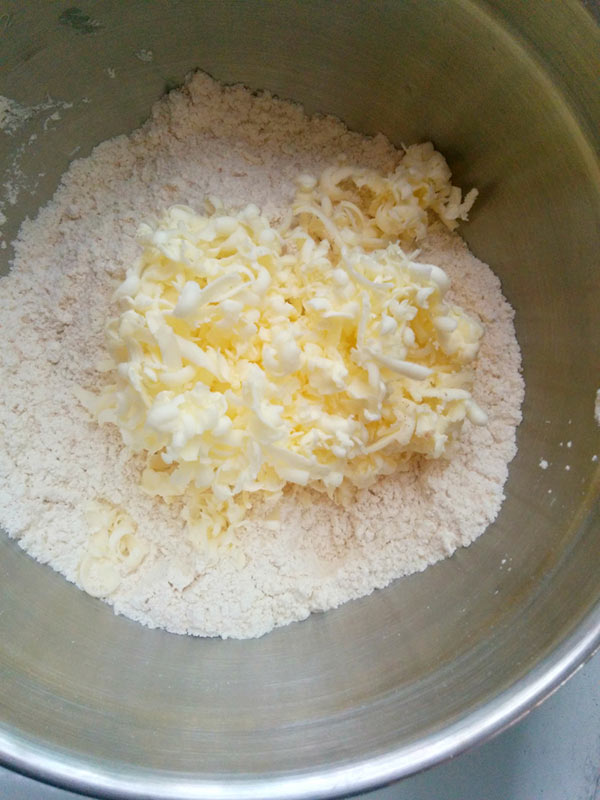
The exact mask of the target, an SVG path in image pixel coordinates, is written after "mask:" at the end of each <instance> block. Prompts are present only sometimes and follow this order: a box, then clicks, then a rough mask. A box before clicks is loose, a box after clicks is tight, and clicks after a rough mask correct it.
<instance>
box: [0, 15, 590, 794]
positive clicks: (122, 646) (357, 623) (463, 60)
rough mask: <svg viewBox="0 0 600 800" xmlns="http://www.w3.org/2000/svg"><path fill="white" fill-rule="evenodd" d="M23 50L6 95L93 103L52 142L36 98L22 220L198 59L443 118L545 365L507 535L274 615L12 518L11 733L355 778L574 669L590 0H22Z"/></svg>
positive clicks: (361, 106) (174, 760)
mask: <svg viewBox="0 0 600 800" xmlns="http://www.w3.org/2000/svg"><path fill="white" fill-rule="evenodd" d="M147 51H151V55H152V60H149V58H150V56H149V54H148V52H147ZM0 58H1V59H2V63H1V65H0V66H1V72H0V93H2V94H3V95H6V96H8V97H11V98H14V99H16V100H18V101H20V102H22V103H25V104H28V105H34V104H36V103H43V102H44V100H45V98H46V97H47V95H50V96H52V97H53V98H61V99H64V100H69V101H72V102H73V104H74V105H73V107H72V108H71V109H69V110H68V111H65V113H64V114H63V115H62V119H61V120H58V121H56V123H52V124H50V125H48V126H47V130H45V131H44V130H42V127H41V126H40V129H39V130H38V131H37V133H38V138H37V140H35V142H34V144H33V145H32V144H31V143H28V140H27V138H26V137H27V136H29V135H30V134H31V132H32V130H33V127H32V126H35V124H37V123H36V122H35V120H32V121H30V122H29V123H28V125H26V126H25V128H24V132H23V135H22V136H21V137H20V138H19V137H18V136H17V137H16V138H15V137H13V138H11V137H8V136H5V137H4V138H3V139H2V141H1V146H2V148H3V152H2V159H3V160H2V164H1V166H2V168H3V169H6V170H8V178H10V174H11V173H10V171H11V170H14V168H15V159H17V162H18V167H19V169H21V171H22V173H23V174H24V175H25V177H26V178H27V179H28V180H30V186H31V188H32V189H33V188H35V194H29V195H23V194H22V195H21V197H20V198H19V201H18V202H17V204H16V205H15V206H10V205H9V206H8V211H6V212H5V213H6V214H7V216H8V217H9V220H8V222H7V223H6V225H5V228H4V229H5V231H6V232H7V234H8V235H9V237H10V235H11V234H14V233H15V232H16V230H17V227H18V225H19V223H20V221H21V220H22V219H23V218H24V217H25V216H26V215H31V214H33V213H35V211H36V209H37V208H38V206H39V204H40V203H42V202H44V201H45V200H47V199H48V198H49V197H50V196H51V194H52V192H53V190H54V189H55V187H56V184H57V181H58V179H59V176H60V175H61V173H62V172H63V171H64V170H65V168H66V167H67V164H68V162H69V159H70V158H72V157H73V155H74V153H75V149H76V148H79V150H77V155H84V154H86V153H88V152H89V151H90V149H91V148H92V146H93V145H95V144H96V143H98V142H99V141H101V140H103V139H106V138H107V137H110V136H113V135H115V134H117V133H121V132H126V131H129V130H131V129H132V128H133V127H135V126H137V125H138V124H139V123H140V122H141V121H142V120H143V119H144V117H145V116H146V115H147V114H148V111H149V109H150V106H151V104H152V102H153V101H154V100H155V99H156V98H158V97H159V96H160V94H161V93H162V92H163V91H164V89H165V86H170V85H172V84H173V83H176V82H179V81H181V80H182V78H183V77H184V75H185V73H186V72H187V71H188V70H190V69H191V68H194V67H200V68H202V69H204V70H207V71H209V72H210V73H212V74H213V75H214V76H215V77H217V78H219V79H222V80H224V81H228V82H231V81H242V82H244V83H246V84H247V85H249V86H251V87H257V88H258V87H263V88H269V89H271V90H273V91H274V92H276V93H278V94H279V95H281V96H283V97H290V98H294V99H296V100H299V101H301V102H303V103H305V105H306V107H307V108H308V110H310V111H314V110H321V111H326V112H330V113H333V114H336V115H338V116H340V117H342V118H343V119H344V120H345V121H346V122H347V123H348V124H349V125H350V126H351V127H353V128H355V129H358V130H361V131H363V132H366V133H371V132H375V131H383V132H384V133H385V134H387V135H388V136H389V137H391V138H392V139H393V140H394V141H395V142H397V143H400V142H412V141H417V140H422V139H424V138H432V139H433V140H434V141H435V143H436V144H437V146H438V147H439V149H441V150H442V151H443V152H444V153H446V154H447V156H448V157H449V160H450V162H451V165H452V167H453V169H454V172H455V175H456V177H457V179H458V181H459V182H460V183H462V184H463V185H465V186H470V185H472V184H474V185H476V186H478V187H479V188H480V190H481V197H480V201H479V202H478V206H477V211H476V213H474V214H473V219H472V222H471V223H470V224H469V225H468V226H467V227H466V228H465V235H466V238H467V239H468V241H469V243H470V245H471V247H472V249H473V250H474V251H475V253H477V254H479V255H480V256H482V257H483V258H484V259H485V260H486V261H489V262H490V263H491V264H492V265H493V266H494V268H495V269H496V271H497V272H498V274H499V275H500V277H501V279H502V281H503V285H504V290H505V293H506V295H507V296H508V298H509V299H510V300H511V302H512V303H513V304H514V306H515V308H516V310H517V328H518V336H519V340H520V342H521V345H522V348H523V355H524V371H525V379H526V384H527V397H526V401H525V408H524V413H525V419H524V422H523V424H522V426H521V428H520V431H519V454H518V456H517V458H516V459H515V461H514V462H513V464H512V465H511V473H510V479H509V482H508V485H507V488H506V494H507V497H506V501H505V504H504V507H503V509H502V513H501V515H500V517H499V519H498V521H497V522H496V523H495V524H494V525H493V526H492V527H491V529H490V530H489V532H488V533H487V534H486V535H485V536H483V537H482V538H481V539H479V540H478V541H477V542H476V543H475V544H474V545H473V546H471V547H470V548H468V549H466V550H462V551H461V552H458V553H456V555H455V556H454V557H453V558H452V559H450V560H448V561H446V562H444V563H441V564H439V565H437V566H435V567H433V568H430V569H428V570H427V571H426V572H424V573H422V574H419V575H415V576H413V577H410V578H408V579H406V580H402V581H400V582H398V583H396V584H395V585H393V586H391V587H389V588H388V589H386V590H384V591H380V592H376V593H375V594H374V595H372V596H371V597H368V598H365V599H363V600H360V601H357V602H352V603H349V604H347V605H345V606H343V607H342V608H340V609H339V610H337V611H332V612H328V613H327V614H324V615H317V616H313V617H312V618H311V619H309V620H308V621H306V622H303V623H301V624H296V625H291V626H289V627H287V628H285V629H281V630H277V631H275V632H274V633H272V634H270V635H268V636H266V637H265V638H263V639H260V640H258V641H247V642H237V641H220V640H196V639H190V638H183V637H176V636H172V635H169V634H166V633H162V632H160V631H150V630H146V629H144V628H141V627H139V626H137V625H135V624H134V623H132V622H129V621H128V620H126V619H121V618H117V617H115V616H114V615H113V613H112V611H111V610H110V609H109V608H108V607H107V606H105V605H103V604H102V603H100V602H98V601H95V600H93V599H92V598H90V597H87V596H84V595H83V594H81V593H80V592H79V591H78V590H77V589H75V588H74V587H73V586H71V585H69V584H67V583H66V582H65V581H64V580H63V579H62V578H60V577H59V576H58V575H56V574H54V573H53V572H52V571H51V570H49V569H48V568H46V567H43V566H41V565H39V564H37V563H35V562H34V561H32V560H31V559H29V558H28V557H27V556H26V555H24V554H23V553H22V552H21V551H20V550H19V548H18V547H17V546H16V545H15V544H14V543H11V542H10V541H8V540H7V539H6V538H5V537H3V538H2V539H1V541H0V575H1V584H0V586H1V597H2V605H1V608H0V670H1V673H2V680H1V683H0V704H1V727H0V753H1V758H2V761H3V762H4V763H5V764H7V765H9V766H12V767H14V768H15V769H18V770H22V771H24V772H26V773H28V774H31V775H34V776H36V777H38V778H42V779H44V780H47V781H50V782H55V783H58V784H61V785H64V786H68V787H71V788H76V789H79V790H83V791H89V792H92V793H102V794H104V795H106V796H114V797H119V798H125V797H144V798H159V797H160V798H200V797H203V798H222V799H224V798H237V799H238V800H239V798H258V797H262V798H267V797H270V798H282V797H306V798H309V797H310V798H314V797H321V796H322V797H325V796H334V795H342V794H344V793H348V792H350V791H357V790H359V789H363V788H366V787H372V786H375V785H378V784H382V783H384V782H387V781H391V780H393V779H395V778H399V777H401V776H403V775H406V774H408V773H411V772H414V771H416V770H419V769H422V768H423V767H426V766H428V765H431V764H434V763H436V762H438V761H440V760H442V759H445V758H448V757H450V756H453V755H455V754H457V753H459V752H461V751H462V750H464V749H465V748H467V747H469V746H471V745H473V744H476V743H477V742H481V741H482V740H483V739H485V738H487V737H489V736H491V735H492V734H494V733H496V732H497V731H499V730H500V729H501V728H503V727H504V726H506V725H508V724H509V723H510V722H512V721H514V720H515V719H517V718H518V717H519V716H521V715H522V714H524V713H525V712H526V711H527V710H528V709H530V708H531V707H532V706H533V705H535V704H536V703H538V702H539V701H540V700H541V699H542V698H543V697H544V696H545V695H547V694H548V693H549V692H551V691H552V690H553V689H555V688H556V687H557V686H558V685H560V683H561V682H562V681H563V680H565V678H566V677H567V676H568V675H569V674H570V673H571V672H572V671H573V670H574V669H575V668H576V667H577V666H578V665H579V664H581V663H582V662H583V661H584V660H585V659H586V658H587V657H588V656H589V655H590V654H591V653H592V652H593V651H594V649H595V648H596V647H597V645H598V644H599V643H600V580H599V579H598V576H599V575H600V547H599V546H598V534H599V532H600V514H599V505H598V483H599V472H598V464H597V463H596V462H593V461H592V456H593V455H594V454H597V453H598V454H600V437H599V431H600V428H598V426H597V425H596V424H595V422H594V397H595V392H596V389H597V388H598V387H599V386H600V363H599V355H600V330H599V326H598V308H599V307H600V279H599V275H600V273H599V271H598V253H599V241H598V238H599V235H598V232H599V221H600V179H599V170H598V160H597V156H598V150H599V131H600V97H599V93H598V84H597V79H598V75H600V39H599V34H598V28H597V27H596V26H595V24H594V22H593V20H592V18H591V17H590V16H589V15H588V12H586V11H585V10H584V8H583V6H580V5H579V4H577V3H575V2H573V1H572V0H528V2H527V3H523V2H522V1H521V0H488V1H487V2H484V0H480V2H476V0H421V2H417V1H416V0H402V2H401V1H400V0H387V1H386V0H374V2H373V1H372V0H339V2H337V3H331V2H316V0H305V1H304V2H289V1H288V0H283V1H282V2H279V3H267V2H257V1H255V0H245V1H244V2H230V1H229V0H221V2H219V3H209V2H196V1H195V0H172V2H169V3H167V2H164V0H129V2H127V3H122V2H119V0H104V2H103V3H92V2H88V0H86V1H85V2H83V0H82V2H81V3H80V6H79V7H78V8H73V7H69V4H68V3H65V2H63V1H62V0H59V1H58V2H53V3H48V2H45V0H36V1H35V2H34V0H31V1H30V2H28V3H21V4H12V10H11V11H7V12H6V13H4V14H2V15H0ZM109 69H111V70H114V71H115V74H116V77H115V78H114V79H113V78H111V77H110V75H109V73H108V72H107V70H109ZM111 74H112V73H111ZM86 100H89V101H90V102H86ZM19 147H20V148H21V149H20V150H18V148H19ZM39 173H43V174H42V175H40V174H39ZM3 180H6V178H4V179H3ZM0 252H2V253H3V255H4V254H9V252H10V250H6V251H0ZM7 266H8V264H6V268H7ZM0 324H1V323H0ZM567 441H571V442H572V443H573V445H572V447H571V448H567V447H566V442H567ZM542 457H543V458H545V459H547V460H548V461H549V462H550V463H551V468H549V469H548V470H545V471H544V470H541V469H540V468H539V466H538V463H539V460H540V458H542ZM567 464H568V465H569V466H570V470H568V471H567V470H566V465H567ZM550 489H551V490H552V491H551V493H549V490H550ZM504 559H506V561H504Z"/></svg>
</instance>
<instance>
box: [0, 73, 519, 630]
mask: <svg viewBox="0 0 600 800" xmlns="http://www.w3.org/2000/svg"><path fill="white" fill-rule="evenodd" d="M339 159H342V160H345V161H347V162H348V163H350V164H356V165H361V166H365V167H371V168H373V169H377V170H379V171H381V172H384V173H386V172H389V171H390V170H392V169H393V168H394V166H395V165H396V163H397V161H398V159H399V153H398V151H397V150H396V149H395V148H394V147H393V146H392V145H391V144H390V143H389V142H388V140H387V139H386V138H385V137H383V136H376V137H375V138H366V137H363V136H360V135H358V134H356V133H351V132H349V131H348V130H347V129H346V128H345V127H344V125H343V124H342V123H341V122H339V121H338V120H336V119H333V118H331V117H312V118H309V117H307V116H306V115H305V114H304V113H303V111H302V109H301V108H300V107H299V106H297V105H294V104H291V103H287V102H282V101H279V100H276V99H274V98H273V97H272V96H271V95H269V94H268V93H263V94H259V95H254V94H252V93H250V92H249V91H247V90H246V89H244V88H242V87H225V88H224V87H222V86H221V85H220V84H218V83H216V82H214V81H213V80H212V79H210V78H209V77H208V76H206V75H203V74H201V73H198V74H196V75H194V76H193V77H192V79H191V80H190V81H189V82H188V84H187V85H186V86H185V87H184V88H183V89H182V90H180V91H177V92H172V93H171V94H170V95H168V96H167V97H165V98H164V99H163V100H161V101H160V102H159V103H157V104H156V106H155V107H154V109H153V111H152V116H151V119H150V120H149V121H148V123H146V125H144V126H143V127H142V128H141V129H140V130H138V131H136V132H134V133H133V134H132V135H131V136H128V137H127V136H121V137H117V138H116V139H113V140H110V141H108V142H105V143H103V144H102V145H100V146H99V147H97V148H96V149H95V151H94V152H93V154H92V155H91V156H90V157H89V158H87V159H82V160H79V161H76V162H74V163H73V164H72V166H71V168H70V169H69V171H68V172H67V174H66V175H65V176H64V178H63V181H62V184H61V186H60V187H59V189H58V191H57V193H56V195H55V197H54V198H53V200H52V201H51V202H50V203H49V204H48V205H47V206H45V207H44V208H43V209H42V210H41V211H40V213H39V215H38V217H37V218H36V219H35V220H33V221H29V220H28V221H26V222H25V223H24V224H23V226H22V229H21V232H20V235H19V238H18V240H17V242H16V246H15V253H16V255H15V260H14V265H13V269H12V271H11V273H10V275H9V276H7V277H5V278H2V280H1V283H0V320H1V323H0V324H1V327H2V337H3V347H2V349H1V351H0V370H1V372H2V376H3V380H2V382H1V383H0V523H1V524H2V526H3V527H4V528H5V529H6V530H7V531H8V533H9V535H10V536H12V537H14V538H16V539H17V540H18V541H19V544H20V545H21V546H22V547H23V548H24V549H25V550H26V551H27V552H28V553H29V554H30V555H32V556H33V557H34V558H36V559H38V560H39V561H41V562H44V563H48V564H50V565H51V566H52V567H53V568H54V569H56V570H58V571H60V572H62V573H63V574H64V575H65V577H66V578H67V579H68V580H71V581H73V582H75V583H77V582H78V580H79V577H78V566H79V563H80V561H81V559H82V556H83V554H84V553H85V552H86V547H87V544H88V538H89V529H88V526H87V524H86V519H85V509H86V507H88V506H89V503H90V502H95V501H98V500H100V501H104V502H107V503H110V504H114V505H115V506H121V507H123V508H125V509H126V510H127V512H128V513H129V514H130V515H131V517H132V519H133V520H134V522H135V523H136V524H137V526H138V532H139V533H141V534H142V535H143V537H144V538H145V539H146V540H147V541H148V543H149V545H150V546H149V551H148V554H147V555H146V557H145V558H144V560H143V561H142V563H141V564H140V565H139V566H138V567H137V569H135V570H134V571H132V572H130V573H129V574H127V575H126V576H125V577H124V579H123V580H122V581H121V583H120V585H119V586H118V588H117V589H116V590H115V591H114V592H113V593H112V594H111V595H110V596H108V597H107V598H106V600H107V601H108V602H109V603H111V604H112V605H113V606H114V609H115V611H116V612H118V613H120V614H124V615H126V616H128V617H131V618H133V619H136V620H139V621H140V622H142V623H144V624H146V625H149V626H151V627H157V626H159V627H163V628H166V629H168V630H170V631H174V632H177V633H191V634H197V635H204V636H216V635H220V636H223V637H239V638H244V637H252V636H259V635H261V634H264V633H266V632H267V631H269V630H271V629H272V628H273V627H275V626H278V625H285V624H287V623H290V622H292V621H295V620H300V619H303V618H305V617H307V616H308V615H309V614H310V613H311V612H313V611H322V610H326V609H329V608H333V607H336V606H338V605H340V604H341V603H344V602H346V601H348V600H350V599H352V598H355V597H360V596H363V595H367V594H369V593H370V592H371V591H373V590H374V589H376V588H380V587H383V586H386V585H387V584H389V583H390V582H391V581H392V580H394V579H396V578H398V577H400V576H402V575H406V574H409V573H411V572H415V571H419V570H423V569H425V567H427V565H429V564H432V563H434V562H435V561H437V560H439V559H441V558H444V557H446V556H448V555H450V554H451V553H452V552H453V551H454V550H455V549H456V548H457V547H459V546H464V545H468V544H470V543H471V542H472V541H473V540H474V539H475V538H476V537H477V536H479V535H480V534H481V533H482V532H483V531H484V530H485V528H486V527H487V526H488V524H489V523H490V522H491V521H492V520H493V519H494V518H495V517H496V515H497V514H498V511H499V509H500V506H501V503H502V500H503V486H504V483H505V481H506V477H507V474H508V463H509V462H510V460H511V459H512V458H513V456H514V454H515V452H516V444H515V429H516V426H517V425H518V423H519V421H520V419H521V411H520V408H521V402H522V398H523V382H522V378H521V374H520V351H519V347H518V344H517V341H516V338H515V331H514V326H513V316H514V313H513V310H512V309H511V307H510V306H509V305H508V303H507V302H506V300H505V299H504V298H503V296H502V293H501V289H500V283H499V281H498V279H497V278H496V277H495V276H494V275H493V273H492V272H491V271H490V269H489V268H488V267H487V266H486V265H485V264H483V263H482V262H481V261H479V260H478V259H476V258H475V257H474V256H473V255H471V253H469V251H468V249H467V248H466V246H465V244H464V243H463V242H462V240H461V239H460V238H459V237H458V236H457V235H455V234H451V233H449V232H448V231H446V230H445V229H444V228H443V227H442V226H441V225H438V226H434V227H433V228H432V232H431V234H430V236H429V237H428V239H427V240H426V241H425V242H424V243H423V244H422V246H421V249H422V258H423V260H424V261H427V262H429V263H435V264H438V265H439V266H440V267H442V268H443V269H444V270H446V272H447V273H448V275H449V277H450V278H451V280H452V290H451V292H452V296H453V299H454V300H455V301H456V302H457V303H459V304H460V305H461V306H462V307H463V308H464V309H465V310H466V311H468V312H469V313H471V314H474V315H475V316H476V317H477V318H478V319H480V320H481V321H482V322H483V324H484V325H485V328H486V333H485V336H484V339H483V344H482V346H481V350H480V355H479V358H478V361H477V367H476V381H475V389H474V396H475V399H476V400H477V402H478V403H479V404H480V405H481V406H482V407H483V408H484V409H485V410H486V411H487V413H488V415H489V424H488V425H487V427H475V426H473V425H472V424H470V423H469V422H467V423H466V424H465V427H464V430H463V435H462V437H461V440H460V441H459V442H458V443H457V444H456V445H455V448H454V452H453V453H452V457H451V459H448V460H437V461H426V460H419V459H415V460H414V462H413V463H412V466H411V469H410V470H409V471H407V472H401V473H399V474H396V475H393V476H390V477H386V478H382V479H381V480H380V481H379V482H378V483H377V484H376V485H375V486H373V487H372V488H371V489H368V490H363V491H360V492H358V493H357V495H356V498H355V500H354V502H353V503H351V504H348V505H347V506H346V507H343V508H341V507H339V506H336V505H334V504H333V503H332V502H331V501H330V500H328V499H327V497H326V496H324V495H322V494H318V493H316V492H312V491H310V490H306V489H300V488H293V489H290V490H289V491H287V492H286V493H285V496H284V499H283V501H282V503H281V510H280V525H279V529H278V530H277V529H275V528H276V526H273V525H272V524H268V521H267V524H265V519H264V517H265V512H264V509H261V504H260V501H258V502H257V503H256V505H255V507H254V508H253V509H252V511H251V513H250V515H249V518H248V521H247V523H246V524H245V525H244V526H243V527H242V528H241V529H240V530H239V531H238V532H237V533H236V540H235V546H234V547H232V548H230V549H228V550H226V551H224V552H222V553H220V554H219V556H218V557H217V556H216V555H215V553H206V552H197V551H195V550H194V549H192V547H191V545H190V544H189V542H188V541H187V540H186V537H185V535H184V527H185V526H184V521H183V519H182V515H181V507H180V506H179V505H178V504H177V503H173V504H172V505H170V506H167V505H165V504H164V503H163V502H161V501H158V500H156V499H152V498H150V497H148V496H147V495H146V494H144V492H143V491H142V490H141V489H140V487H139V477H140V476H139V471H140V467H141V461H140V459H139V458H136V457H133V458H132V457H131V456H130V454H129V453H128V452H127V450H126V449H125V448H124V446H123V444H122V441H121V437H120V434H119V432H118V430H117V429H116V428H114V427H112V426H108V425H105V426H102V427H99V426H98V425H97V423H95V422H94V421H93V420H92V419H91V418H90V416H89V415H88V413H87V412H86V410H85V409H84V408H83V407H82V406H81V404H80V403H79V401H78V400H77V398H76V395H75V391H74V390H75V387H76V386H78V385H81V386H84V387H87V388H90V389H92V388H97V387H98V381H99V377H98V372H97V369H96V367H97V364H98V363H99V362H100V361H101V360H102V359H103V358H104V357H105V349H104V347H105V345H104V337H103V330H104V325H105V323H106V320H107V318H108V317H109V316H110V314H111V311H112V305H111V295H112V293H113V291H114V289H115V287H116V286H117V285H118V283H119V282H120V281H121V280H122V279H123V276H124V274H125V271H126V269H127V267H128V266H129V265H130V264H131V263H132V262H133V261H134V260H135V259H136V258H137V257H138V254H139V247H138V245H137V244H136V242H135V233H136V229H137V226H138V224H139V222H140V221H142V220H143V219H145V218H147V217H148V216H149V215H151V214H158V213H160V211H161V210H162V209H164V208H166V207H168V206H171V205H173V204H178V203H180V204H185V205H189V206H192V207H196V208H200V207H201V206H202V203H203V201H204V199H205V197H206V196H208V195H214V196H217V197H219V198H221V199H222V200H223V201H224V202H225V203H226V204H227V205H229V206H236V205H237V206H243V205H245V204H247V203H250V202H252V203H255V204H256V205H257V206H258V207H259V208H261V209H262V210H263V211H264V212H265V213H266V214H267V215H268V216H269V217H270V218H271V219H273V220H277V219H279V218H280V217H281V215H282V214H283V213H285V212H284V210H285V209H286V208H287V207H289V204H290V202H291V199H292V197H293V194H294V190H295V185H294V179H295V178H296V176H297V175H298V174H300V173H312V174H318V173H319V172H320V171H321V170H322V169H323V168H324V167H326V166H328V165H330V164H332V163H336V162H337V161H338V160H339Z"/></svg>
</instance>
